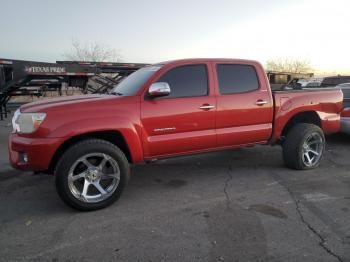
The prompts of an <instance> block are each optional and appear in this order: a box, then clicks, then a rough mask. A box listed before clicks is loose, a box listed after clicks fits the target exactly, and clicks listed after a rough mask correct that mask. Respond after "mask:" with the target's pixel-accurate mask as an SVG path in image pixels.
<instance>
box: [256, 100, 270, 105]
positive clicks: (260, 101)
mask: <svg viewBox="0 0 350 262" xmlns="http://www.w3.org/2000/svg"><path fill="white" fill-rule="evenodd" d="M255 104H256V105H257V106H263V105H266V104H267V101H265V100H262V99H259V100H258V101H256V102H255Z"/></svg>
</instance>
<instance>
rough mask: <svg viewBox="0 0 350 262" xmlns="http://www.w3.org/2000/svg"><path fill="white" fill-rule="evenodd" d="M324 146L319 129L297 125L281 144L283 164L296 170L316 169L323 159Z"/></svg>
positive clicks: (311, 125)
mask: <svg viewBox="0 0 350 262" xmlns="http://www.w3.org/2000/svg"><path fill="white" fill-rule="evenodd" d="M325 144H326V143H325V137H324V134H323V131H322V129H321V128H319V127H318V126H316V125H313V124H306V123H301V124H297V125H295V126H294V127H293V128H292V129H291V130H290V131H289V132H288V134H287V137H286V140H285V142H284V143H283V159H284V163H285V165H286V166H287V167H289V168H293V169H298V170H304V169H313V168H316V167H318V166H319V164H320V162H321V159H322V157H323V153H324V149H325Z"/></svg>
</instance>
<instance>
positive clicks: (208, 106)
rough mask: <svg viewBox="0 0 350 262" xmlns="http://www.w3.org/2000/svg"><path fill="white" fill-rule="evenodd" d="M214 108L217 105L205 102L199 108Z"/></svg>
mask: <svg viewBox="0 0 350 262" xmlns="http://www.w3.org/2000/svg"><path fill="white" fill-rule="evenodd" d="M213 108H215V106H213V105H209V104H204V105H202V106H200V107H199V109H202V110H210V109H213Z"/></svg>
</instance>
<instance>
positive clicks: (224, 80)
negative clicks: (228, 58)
mask: <svg viewBox="0 0 350 262" xmlns="http://www.w3.org/2000/svg"><path fill="white" fill-rule="evenodd" d="M216 72H217V76H218V81H219V90H220V94H222V95H227V94H237V93H244V92H250V91H254V90H257V89H258V88H259V81H258V77H257V74H256V71H255V68H254V67H253V66H250V65H233V64H219V65H217V66H216Z"/></svg>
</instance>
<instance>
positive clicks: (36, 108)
mask: <svg viewBox="0 0 350 262" xmlns="http://www.w3.org/2000/svg"><path fill="white" fill-rule="evenodd" d="M110 97H113V96H110V95H79V96H66V97H59V98H53V99H46V100H43V101H37V102H33V103H28V104H25V105H23V106H21V112H26V113H31V112H40V111H46V110H47V109H50V108H54V107H65V106H68V105H72V104H80V103H82V102H83V103H84V102H92V101H96V100H103V99H108V98H110Z"/></svg>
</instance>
